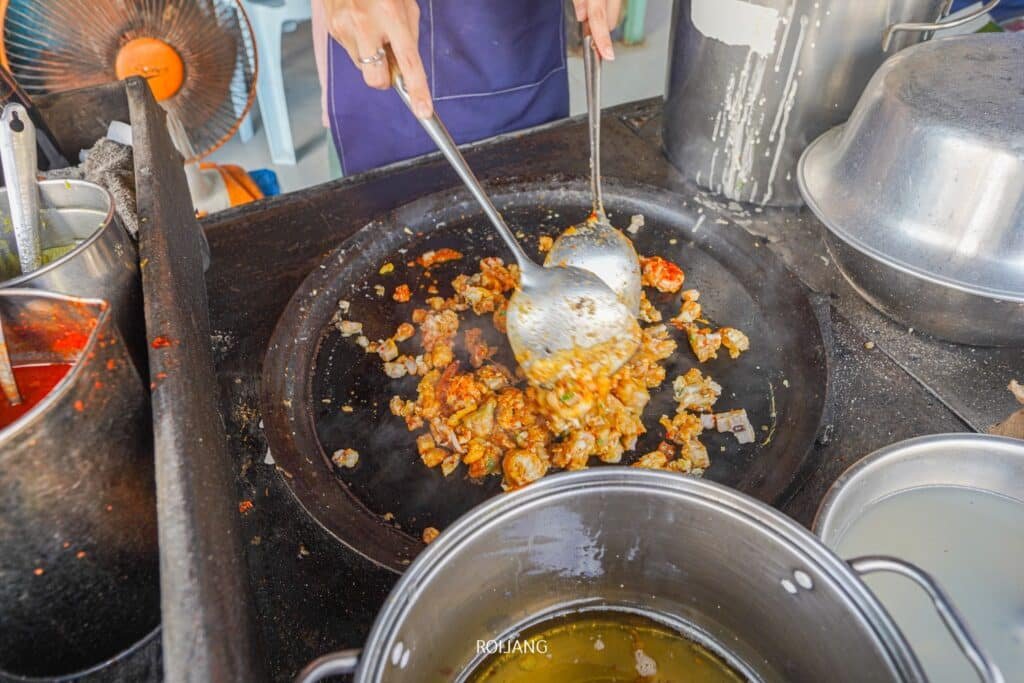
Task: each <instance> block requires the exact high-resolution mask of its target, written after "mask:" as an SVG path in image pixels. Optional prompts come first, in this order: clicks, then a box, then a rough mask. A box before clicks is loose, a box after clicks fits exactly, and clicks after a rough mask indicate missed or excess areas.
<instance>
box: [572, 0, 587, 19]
mask: <svg viewBox="0 0 1024 683" xmlns="http://www.w3.org/2000/svg"><path fill="white" fill-rule="evenodd" d="M572 8H573V10H575V11H576V21H578V22H580V23H581V24H582V23H583V22H584V21H586V20H587V0H572Z"/></svg>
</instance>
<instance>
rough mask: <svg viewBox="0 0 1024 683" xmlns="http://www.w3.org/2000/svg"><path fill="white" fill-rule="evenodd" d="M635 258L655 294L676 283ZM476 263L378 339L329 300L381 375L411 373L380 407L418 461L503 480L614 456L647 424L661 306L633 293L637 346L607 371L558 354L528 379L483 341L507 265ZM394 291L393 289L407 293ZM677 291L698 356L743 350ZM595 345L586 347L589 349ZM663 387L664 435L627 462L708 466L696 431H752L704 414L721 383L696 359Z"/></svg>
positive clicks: (428, 258) (427, 258)
mask: <svg viewBox="0 0 1024 683" xmlns="http://www.w3.org/2000/svg"><path fill="white" fill-rule="evenodd" d="M449 251H451V250H449ZM454 254H458V252H454ZM454 254H453V253H444V250H437V251H433V252H427V253H426V254H424V255H422V256H420V257H419V258H418V259H417V260H416V262H417V263H419V264H420V265H422V266H424V267H430V266H431V265H434V264H436V263H438V262H439V261H440V260H451V259H452V258H455V257H454ZM458 257H459V258H461V254H459V255H458ZM641 263H642V269H643V284H644V285H645V286H647V287H651V288H654V289H657V290H658V291H659V292H662V293H678V292H679V291H680V290H681V289H682V285H683V280H684V275H683V271H682V269H680V268H679V266H677V265H676V264H674V263H671V262H670V261H667V260H665V259H663V258H661V257H658V256H654V257H649V258H644V259H642V260H641ZM479 266H480V267H479V270H478V271H477V272H475V273H473V274H471V275H466V274H463V275H459V276H458V277H456V278H455V279H454V281H453V282H452V288H453V291H454V294H453V295H452V296H450V297H448V298H445V297H441V296H431V297H429V298H427V299H426V301H425V307H421V308H417V309H415V310H414V311H413V313H412V316H411V320H410V322H404V323H402V324H401V325H399V326H398V328H397V329H396V330H395V332H394V334H393V335H392V336H391V337H389V338H387V339H381V340H377V341H370V340H369V339H367V338H366V337H365V336H362V325H360V324H359V323H357V322H354V321H351V320H348V319H346V318H347V312H348V311H347V302H342V303H344V304H345V305H344V306H340V307H339V314H338V316H337V318H336V321H335V325H336V326H337V328H338V330H339V331H340V332H341V333H342V335H345V336H356V335H359V337H357V339H356V342H357V343H358V344H359V345H360V346H362V347H363V348H364V349H365V350H366V351H367V352H368V353H376V354H377V355H378V356H379V357H380V359H381V361H382V363H383V369H384V372H385V373H386V374H387V375H388V376H389V377H393V378H398V377H405V376H416V377H419V382H418V385H417V388H416V395H415V396H394V397H393V398H392V399H391V401H390V409H391V412H392V413H393V414H394V415H396V416H397V417H399V418H401V419H402V420H404V422H405V426H406V427H407V428H408V429H409V431H410V432H414V433H416V434H417V436H416V438H415V441H416V449H417V451H418V453H419V457H420V460H421V461H422V462H423V464H424V465H425V466H427V467H429V468H440V470H441V472H442V473H443V474H444V475H445V476H449V475H451V474H453V473H455V472H457V471H459V470H460V469H462V468H465V473H466V474H467V475H468V476H469V477H471V478H474V479H480V478H483V477H487V476H490V475H499V474H500V475H501V476H502V485H503V487H504V488H505V489H506V490H509V489H515V488H519V487H522V486H525V485H526V484H529V483H530V482H533V481H536V480H537V479H540V478H541V477H543V476H544V475H545V474H547V473H548V472H550V471H553V470H578V469H583V468H585V467H587V466H588V465H589V464H590V463H591V462H592V461H593V460H594V459H596V460H598V461H600V462H605V463H620V462H622V461H623V458H624V455H625V454H626V453H627V452H629V451H632V450H634V449H635V448H636V445H637V442H638V439H639V438H640V437H641V436H642V435H643V434H645V433H646V431H647V428H646V427H645V425H644V421H643V413H644V409H645V408H646V407H647V404H648V403H649V401H650V399H651V390H652V389H654V388H656V387H658V386H660V385H661V384H662V383H663V382H664V381H665V380H666V377H665V368H664V367H663V365H662V361H664V360H665V359H666V358H668V357H669V356H670V355H672V354H673V353H674V352H675V351H676V346H677V344H676V342H675V340H673V339H672V337H671V336H670V333H669V328H668V327H667V326H666V325H665V324H659V321H660V320H661V313H660V312H659V311H658V310H657V309H656V308H655V307H654V306H653V304H652V303H651V302H650V301H649V300H648V299H647V297H646V296H644V297H643V299H642V301H641V309H640V318H641V320H642V321H643V322H646V323H649V325H648V326H647V327H646V328H644V329H643V330H642V340H641V344H640V348H639V350H638V351H637V352H636V354H635V355H634V356H633V357H632V358H631V359H630V360H629V361H628V362H627V363H626V364H625V365H623V366H622V367H621V368H619V369H618V370H617V371H615V372H607V371H603V370H601V369H600V368H599V367H596V366H595V365H594V364H591V363H584V362H580V361H579V360H578V358H577V357H574V356H573V354H567V355H566V356H565V357H559V358H558V359H556V360H554V362H552V364H551V368H550V369H549V370H550V372H549V373H548V374H545V373H539V374H538V373H533V374H531V381H529V382H528V381H526V378H525V376H524V375H523V373H522V371H521V370H513V368H510V367H507V366H506V365H503V364H502V363H501V362H499V361H498V360H497V357H498V355H499V349H498V347H497V346H495V345H494V344H493V343H489V342H488V338H487V332H486V330H485V328H486V327H487V326H488V325H492V326H493V328H495V329H496V330H497V331H498V332H501V333H502V334H504V333H505V311H506V309H507V306H508V299H509V297H510V296H511V294H512V292H513V290H514V289H515V286H516V282H517V279H518V272H517V268H516V266H515V265H506V264H505V263H504V262H503V261H502V260H501V259H498V258H485V259H482V260H481V261H480V264H479ZM402 287H405V286H404V285H400V286H399V289H401V288H402ZM407 289H408V288H407V287H406V290H407ZM397 291H399V290H396V292H397ZM434 291H436V290H434ZM404 294H405V291H404V290H403V291H402V298H401V299H398V297H395V298H396V299H398V300H405V296H404ZM679 297H680V298H679V305H680V311H679V314H678V315H677V316H675V317H674V318H672V319H671V320H670V321H668V322H669V323H670V324H671V325H672V326H673V327H676V328H679V329H681V330H683V331H684V332H685V333H686V335H687V338H688V340H689V344H690V347H691V349H692V351H693V353H694V355H695V356H696V358H697V360H698V361H700V362H701V363H703V362H705V361H707V360H709V359H711V358H715V357H716V356H717V352H718V351H719V350H720V349H721V348H722V347H724V348H725V349H726V350H727V351H728V353H729V355H730V357H732V358H736V357H738V356H739V355H740V353H742V352H743V351H745V350H747V349H748V348H749V346H750V342H749V340H748V339H747V337H746V336H745V335H744V334H743V333H742V332H740V331H739V330H737V329H735V328H730V327H723V328H717V329H713V328H712V327H711V326H710V323H708V321H707V320H705V319H704V318H703V317H702V315H703V313H702V311H701V307H700V304H699V303H698V299H699V297H700V293H699V292H698V291H697V290H695V289H687V290H684V291H682V293H681V295H679ZM343 309H344V310H343ZM412 346H416V348H415V349H412V348H410V347H412ZM594 352H595V349H589V350H588V354H589V356H588V357H593V355H594ZM596 353H597V355H600V353H601V350H600V349H597V350H596ZM672 388H673V392H674V397H675V400H676V404H677V409H676V413H675V414H674V415H671V416H669V415H662V416H661V417H660V419H659V420H658V425H659V428H660V429H661V430H663V432H664V437H663V440H662V441H661V443H660V445H659V446H658V448H657V449H656V450H655V451H652V452H650V453H646V454H642V455H640V456H639V458H638V459H637V460H636V461H635V462H634V463H633V464H634V466H637V467H649V468H656V469H664V470H669V471H675V472H680V473H690V474H700V473H702V472H703V471H704V470H705V469H707V467H709V466H710V459H709V457H708V452H707V449H706V448H705V447H704V445H703V444H702V443H701V441H700V436H701V433H702V432H703V431H704V430H705V429H715V428H716V427H717V429H718V430H719V431H730V432H733V433H735V434H736V435H737V437H738V438H740V439H741V440H744V439H745V438H746V437H747V436H748V435H752V434H753V430H752V428H750V423H749V420H747V417H746V412H745V411H743V410H736V411H730V412H727V413H720V414H717V415H716V414H714V413H713V412H712V410H713V406H714V405H715V403H716V401H717V400H718V398H719V396H720V395H721V394H722V387H721V386H720V385H719V384H718V383H716V382H715V381H714V380H713V379H712V378H710V377H708V376H706V375H705V374H704V373H702V372H701V370H700V369H699V368H697V367H694V368H692V369H690V370H689V371H688V372H687V373H685V374H684V375H682V376H679V377H676V378H674V379H673V380H672ZM348 462H349V460H347V459H346V460H345V461H343V462H342V465H344V466H349V465H348ZM339 466H341V465H339Z"/></svg>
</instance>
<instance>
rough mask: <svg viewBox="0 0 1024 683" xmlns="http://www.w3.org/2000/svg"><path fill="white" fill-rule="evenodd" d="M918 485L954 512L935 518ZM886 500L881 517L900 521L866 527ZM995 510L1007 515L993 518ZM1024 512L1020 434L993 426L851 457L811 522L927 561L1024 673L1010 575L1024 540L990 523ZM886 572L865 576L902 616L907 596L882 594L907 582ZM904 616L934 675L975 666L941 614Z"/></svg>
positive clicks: (1009, 669)
mask: <svg viewBox="0 0 1024 683" xmlns="http://www.w3.org/2000/svg"><path fill="white" fill-rule="evenodd" d="M922 493H924V494H927V495H929V496H930V500H931V501H932V502H931V503H930V505H932V506H941V508H943V509H946V510H949V516H950V517H951V518H952V521H951V520H949V519H947V520H942V519H938V518H936V516H935V515H934V513H933V512H932V510H934V507H933V508H931V509H929V510H921V509H920V508H918V509H917V510H916V511H913V509H912V508H908V507H906V501H907V500H908V499H911V498H910V497H912V496H919V495H920V494H922ZM954 496H956V497H955V498H954ZM984 498H988V499H989V500H993V499H995V500H998V501H1001V503H1000V507H999V508H991V507H987V506H985V505H983V504H982V503H983V500H982V499H984ZM918 500H920V499H919V498H918ZM882 503H884V504H885V505H886V506H887V509H888V511H889V512H888V513H883V514H884V515H885V517H884V518H882V519H893V518H898V519H900V520H901V521H902V524H900V525H899V526H898V527H896V528H893V527H892V526H889V525H887V524H885V522H884V521H882V522H876V523H874V524H875V525H874V526H872V529H873V530H868V529H867V527H866V526H864V525H863V524H862V523H863V522H864V521H865V520H866V519H867V518H869V517H872V512H874V511H876V510H879V509H880V508H877V507H876V506H877V505H879V504H882ZM997 513H998V516H1000V517H1002V518H1003V519H1004V521H1002V522H997V521H996V519H995V518H996V516H997ZM873 518H874V519H875V520H879V519H880V518H879V517H878V516H874V517H873ZM1022 518H1024V441H1021V440H1020V439H1010V438H1006V437H999V436H991V435H988V434H936V435H932V436H923V437H918V438H915V439H908V440H906V441H900V442H898V443H895V444H892V445H890V446H886V447H885V448H882V449H880V450H877V451H875V452H874V453H872V454H870V455H868V456H866V457H864V458H863V459H861V460H860V461H858V462H857V463H856V464H854V465H853V466H852V467H851V468H850V469H848V470H847V471H846V472H844V473H843V475H842V476H841V477H839V479H838V480H836V482H835V484H833V486H832V488H831V489H830V490H829V492H828V494H827V495H826V496H825V500H824V501H822V504H821V507H820V508H819V509H818V515H817V517H816V519H815V521H814V531H815V532H816V533H817V534H818V536H819V537H820V538H821V540H822V542H823V543H824V544H825V545H827V546H828V547H829V548H832V549H833V550H836V551H837V552H842V550H840V549H841V548H847V549H850V551H852V552H857V551H858V550H868V549H870V550H868V552H881V553H885V552H893V551H895V550H897V549H898V550H899V553H900V556H901V557H903V558H905V559H907V560H910V561H911V562H914V563H916V564H918V565H919V566H921V567H922V568H924V569H926V570H927V571H928V572H929V573H931V574H932V575H933V576H935V577H936V579H937V580H939V581H940V582H941V583H942V585H943V587H944V588H946V589H947V590H948V592H949V593H950V595H951V596H952V598H953V599H954V600H955V601H956V602H957V604H959V605H960V606H961V607H962V608H963V610H964V612H965V615H966V617H967V618H968V621H969V622H970V623H971V624H972V625H973V626H975V627H976V631H975V635H977V636H978V637H979V639H980V641H981V643H982V644H983V645H984V646H985V647H986V649H987V650H988V651H989V654H991V655H992V656H993V657H994V658H995V660H996V662H997V663H998V664H999V666H1000V667H1002V670H1003V671H1004V672H1005V673H1006V675H1007V677H1009V678H1010V680H1020V679H1021V676H1024V668H1022V662H1024V654H1022V650H1021V644H1020V629H1021V624H1022V621H1021V617H1020V609H1021V607H1022V605H1021V604H1020V603H1019V600H1020V595H1021V593H1020V591H1015V590H1014V584H1017V585H1019V582H1020V573H1019V567H1020V565H1021V563H1022V561H1024V560H1022V557H1021V554H1020V553H1021V552H1022V549H1024V544H1022V543H1021V542H1019V541H1018V540H1016V539H1014V538H1013V536H1014V535H1015V534H1014V532H1012V531H1009V532H1007V529H1006V528H1004V529H1002V531H1001V532H1000V531H997V530H996V529H995V528H993V524H994V523H1001V524H1003V526H1004V527H1014V526H1015V524H1014V520H1017V521H1018V522H1019V521H1020V520H1021V519H1022ZM878 524H881V525H883V526H884V528H885V531H882V529H881V528H880V527H879V526H877V525H878ZM932 529H934V531H931V530H932ZM1018 538H1019V536H1018ZM851 546H856V549H853V548H852V547H851ZM887 581H889V579H888V578H886V579H879V580H878V582H877V583H876V582H874V581H873V580H872V581H869V585H871V587H872V588H873V589H876V590H877V591H878V595H879V597H880V598H881V599H882V601H883V604H886V606H887V607H890V608H892V610H893V616H894V617H895V618H897V619H899V618H900V616H901V614H900V611H901V610H902V611H903V615H902V616H904V617H905V616H906V615H907V612H908V611H910V610H911V609H912V607H911V605H910V604H891V603H887V602H886V601H887V600H892V599H894V598H898V597H899V596H902V595H904V593H903V586H902V585H900V584H898V583H897V584H893V583H886V582H887ZM978 585H983V586H984V588H983V589H982V591H981V592H982V593H985V594H990V595H996V596H999V597H998V598H997V600H998V601H999V603H1000V607H995V608H993V606H992V605H991V604H986V603H988V600H986V599H984V598H982V599H978V598H979V595H978V593H976V592H974V591H975V587H976V586H978ZM911 597H913V596H911ZM1002 605H1005V606H1006V607H1005V609H1006V610H1007V611H1008V612H1010V613H1012V614H1014V615H1015V616H1014V617H1012V618H1010V619H1005V618H1003V617H1002V616H1001V615H999V614H997V613H996V612H998V610H999V609H1002V607H1001V606H1002ZM908 621H909V622H911V623H904V622H903V620H902V619H901V621H900V623H901V626H903V627H904V630H903V634H904V636H905V637H906V638H907V639H908V640H909V642H910V644H911V646H912V647H913V648H914V651H915V653H916V654H917V656H918V657H919V659H920V660H921V664H922V665H923V667H924V668H925V673H926V674H927V675H929V677H930V678H931V679H932V680H933V681H936V682H938V681H963V680H970V676H971V672H970V669H969V667H968V666H967V664H966V662H964V661H963V660H962V659H961V657H959V656H958V653H950V651H949V650H950V648H948V647H947V642H946V638H945V634H944V633H943V632H942V628H941V626H940V625H939V624H938V622H937V621H933V620H930V619H923V620H920V621H918V622H916V623H915V620H913V619H909V620H908Z"/></svg>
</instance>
